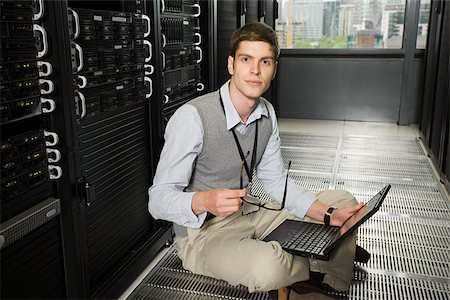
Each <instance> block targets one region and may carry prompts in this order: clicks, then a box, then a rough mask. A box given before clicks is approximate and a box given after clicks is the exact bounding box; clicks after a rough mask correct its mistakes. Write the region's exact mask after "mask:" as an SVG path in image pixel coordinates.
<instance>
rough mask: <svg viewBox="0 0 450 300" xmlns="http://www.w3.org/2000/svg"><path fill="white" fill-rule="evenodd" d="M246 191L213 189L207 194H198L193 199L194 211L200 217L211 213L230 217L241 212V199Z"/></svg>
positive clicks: (206, 192)
mask: <svg viewBox="0 0 450 300" xmlns="http://www.w3.org/2000/svg"><path fill="white" fill-rule="evenodd" d="M245 194H246V191H245V190H244V189H242V190H229V189H212V190H209V191H205V192H196V193H195V194H194V196H193V198H192V211H193V212H194V213H195V214H196V215H198V214H201V213H203V212H210V213H212V214H213V215H215V216H218V217H219V216H220V217H225V216H229V215H231V214H233V213H235V212H236V211H238V210H239V208H240V207H241V204H242V200H241V198H240V197H244V196H245Z"/></svg>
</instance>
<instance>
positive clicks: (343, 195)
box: [317, 190, 358, 208]
mask: <svg viewBox="0 0 450 300" xmlns="http://www.w3.org/2000/svg"><path fill="white" fill-rule="evenodd" d="M317 198H318V199H319V200H320V201H321V202H323V203H326V204H328V205H331V206H334V207H337V208H339V207H347V206H353V205H356V204H357V203H358V201H357V200H356V199H355V197H354V196H353V195H352V194H351V193H350V192H348V191H345V190H325V191H322V192H320V193H319V194H317Z"/></svg>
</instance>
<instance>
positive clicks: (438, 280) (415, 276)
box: [362, 266, 450, 292]
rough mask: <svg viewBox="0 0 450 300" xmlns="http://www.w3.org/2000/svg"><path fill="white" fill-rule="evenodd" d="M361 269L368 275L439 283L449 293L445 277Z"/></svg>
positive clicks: (449, 280)
mask: <svg viewBox="0 0 450 300" xmlns="http://www.w3.org/2000/svg"><path fill="white" fill-rule="evenodd" d="M362 269H363V270H364V271H365V272H367V273H369V274H377V275H384V276H391V277H398V278H405V279H413V280H423V281H429V282H434V283H440V284H443V285H447V286H448V287H449V292H450V279H449V278H446V277H441V276H430V275H421V274H415V273H410V272H399V271H393V270H385V269H378V268H369V267H364V266H363V267H362Z"/></svg>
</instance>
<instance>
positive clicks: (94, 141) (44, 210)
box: [0, 0, 171, 299]
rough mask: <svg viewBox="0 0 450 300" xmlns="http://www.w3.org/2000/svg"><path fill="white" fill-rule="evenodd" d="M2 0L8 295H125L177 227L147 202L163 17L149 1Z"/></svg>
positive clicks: (1, 244)
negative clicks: (157, 36) (149, 10)
mask: <svg viewBox="0 0 450 300" xmlns="http://www.w3.org/2000/svg"><path fill="white" fill-rule="evenodd" d="M0 3H1V17H2V18H1V22H2V23H1V25H2V26H1V43H2V44H1V49H2V53H1V61H0V63H1V77H2V83H1V97H2V98H1V108H2V110H1V118H2V120H1V133H2V136H1V145H2V148H1V157H2V159H1V162H2V177H1V179H2V182H1V184H2V200H1V201H2V210H1V214H2V216H1V217H2V219H1V221H2V223H1V227H0V249H1V251H2V252H1V254H2V274H1V279H2V292H1V293H2V298H26V297H28V296H29V295H28V294H26V293H25V292H26V291H27V288H28V287H29V286H33V291H34V294H33V295H34V297H40V298H66V297H67V298H78V299H80V298H117V297H118V296H119V295H120V293H121V292H123V291H124V290H125V288H127V287H128V286H129V284H130V283H131V282H132V281H133V280H134V278H135V277H136V276H137V275H138V274H139V273H140V272H141V271H142V270H143V269H144V268H145V267H146V266H147V265H148V263H149V262H150V261H151V259H152V258H153V256H154V255H155V253H156V252H157V251H159V249H160V248H161V247H162V246H163V245H164V243H165V242H166V241H167V240H168V239H170V237H171V231H170V226H169V224H167V223H166V222H157V221H155V220H153V219H152V218H151V216H150V214H149V213H148V211H147V189H148V187H149V186H150V185H151V180H152V175H153V167H152V158H153V150H152V149H153V148H159V146H158V142H159V141H158V140H157V139H156V140H155V139H154V137H153V136H152V135H151V132H152V126H153V125H152V124H153V123H154V120H152V118H151V115H152V114H151V108H150V102H151V101H152V100H153V99H154V97H155V96H154V95H153V89H154V84H153V82H154V76H155V75H154V74H156V72H157V71H156V70H155V69H154V66H152V65H151V62H150V59H149V57H151V56H152V55H153V53H154V50H152V44H151V43H152V41H153V40H154V32H155V28H154V24H153V20H154V19H155V18H154V17H153V16H149V17H145V16H143V15H142V13H140V12H142V11H145V3H144V2H142V1H135V3H133V4H132V3H131V1H108V2H107V3H108V5H107V6H105V3H106V2H103V1H38V0H36V2H35V1H31V0H30V1H1V2H0ZM41 8H44V9H43V10H41ZM33 10H35V11H33ZM17 15H19V17H17ZM33 18H35V19H36V20H34V21H33ZM152 24H153V25H152ZM152 35H153V36H152ZM152 72H154V74H152ZM154 144H155V145H154ZM51 179H54V181H50V180H51ZM59 199H61V201H60V200H59ZM49 201H50V202H49ZM38 214H40V215H42V217H41V218H38V219H37V220H36V218H34V217H35V216H36V215H38ZM30 218H31V219H30ZM47 223H48V224H47ZM41 226H42V228H43V229H42V230H41ZM44 226H45V228H44ZM24 232H25V233H26V234H23V233H24ZM24 251H25V252H29V255H27V256H26V257H25V256H23V255H20V254H21V253H22V254H23V253H24ZM33 251H40V252H42V253H41V254H42V255H41V254H40V255H37V254H35V255H33ZM46 254H48V257H47V256H45V255H46ZM63 258H64V259H63ZM48 261H51V263H52V264H51V267H50V268H47V267H46V266H47V265H46V262H48ZM49 263H50V262H49ZM61 274H62V275H61ZM37 277H39V279H40V280H37V281H36V283H39V284H34V283H33V284H31V283H30V280H34V279H36V278H37ZM10 279H14V280H13V281H11V280H10ZM11 282H14V285H12V284H11ZM55 286H58V287H59V289H58V290H57V289H55V288H54V287H55ZM27 295H28V296H27Z"/></svg>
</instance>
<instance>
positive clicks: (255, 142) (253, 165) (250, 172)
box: [219, 91, 258, 181]
mask: <svg viewBox="0 0 450 300" xmlns="http://www.w3.org/2000/svg"><path fill="white" fill-rule="evenodd" d="M219 101H220V105H222V109H223V112H224V113H225V107H224V105H223V101H222V95H221V94H220V91H219ZM231 133H233V137H234V141H235V142H236V146H237V148H238V151H239V155H240V156H241V159H242V161H243V163H244V167H245V171H246V172H247V176H248V180H249V181H251V180H252V173H253V169H254V168H255V164H256V145H257V144H258V120H256V121H255V141H254V142H253V151H252V160H251V162H250V168H249V167H248V164H247V161H246V160H245V156H244V152H243V151H242V147H241V144H240V143H239V140H238V138H237V135H236V132H235V131H234V128H231Z"/></svg>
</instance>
